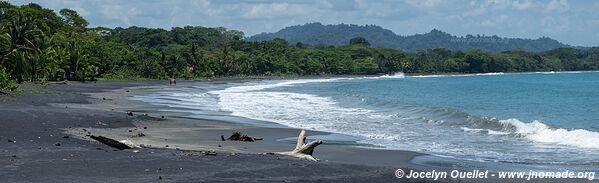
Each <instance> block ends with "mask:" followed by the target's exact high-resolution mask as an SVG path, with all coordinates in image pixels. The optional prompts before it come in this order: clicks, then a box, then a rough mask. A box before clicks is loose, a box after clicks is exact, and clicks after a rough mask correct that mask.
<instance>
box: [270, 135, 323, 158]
mask: <svg viewBox="0 0 599 183" xmlns="http://www.w3.org/2000/svg"><path fill="white" fill-rule="evenodd" d="M320 144H322V141H321V140H315V141H312V142H310V143H307V144H306V131H305V130H302V131H301V132H300V134H299V136H298V137H297V144H296V146H295V149H293V151H289V152H279V153H278V154H282V155H288V156H293V157H297V158H299V159H303V160H310V161H318V159H316V158H314V156H312V153H313V152H314V148H316V146H318V145H320Z"/></svg>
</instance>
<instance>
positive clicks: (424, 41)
mask: <svg viewBox="0 0 599 183" xmlns="http://www.w3.org/2000/svg"><path fill="white" fill-rule="evenodd" d="M354 37H364V38H366V39H367V40H368V41H369V42H370V44H371V45H372V46H373V47H385V48H397V49H402V50H406V51H415V50H420V49H429V48H441V47H442V48H447V49H450V50H474V49H480V50H485V51H493V52H498V51H510V50H514V49H522V50H526V51H534V52H540V51H548V50H552V49H555V48H563V47H571V46H570V45H566V44H563V43H561V42H559V41H557V40H554V39H551V38H548V37H541V38H537V39H522V38H505V37H498V36H479V35H477V36H472V35H467V36H465V37H458V36H454V35H451V34H448V33H446V32H443V31H440V30H437V29H433V30H431V31H430V32H428V33H425V34H415V35H410V36H401V35H397V34H395V33H393V32H392V31H391V30H388V29H384V28H382V27H380V26H377V25H352V24H349V25H348V24H338V25H323V24H321V23H307V24H304V25H296V26H290V27H286V28H284V29H281V30H279V31H277V32H275V33H261V34H257V35H254V36H251V37H248V38H247V39H248V40H251V41H264V40H271V39H274V38H282V39H285V40H287V42H289V43H290V44H296V43H298V42H301V43H304V44H309V45H313V46H316V45H335V46H340V45H347V44H348V43H349V40H350V39H351V38H354Z"/></svg>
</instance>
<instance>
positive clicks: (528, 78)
mask: <svg viewBox="0 0 599 183" xmlns="http://www.w3.org/2000/svg"><path fill="white" fill-rule="evenodd" d="M136 99H139V100H143V101H146V102H150V103H153V104H158V105H168V106H170V107H176V108H177V110H179V111H184V112H190V113H192V114H194V115H196V116H197V115H200V116H203V118H206V116H232V117H239V118H244V119H250V120H255V121H263V122H271V123H276V124H280V125H284V126H289V127H294V128H303V129H312V130H320V131H326V132H334V133H339V134H346V135H351V136H354V137H356V139H358V142H359V143H360V144H369V145H370V146H368V147H369V148H384V149H399V150H408V151H416V152H422V153H426V154H431V155H435V156H438V157H449V158H454V159H458V160H469V161H477V162H503V163H514V164H527V165H530V164H534V165H583V166H595V165H597V164H599V160H597V157H599V107H598V106H599V72H539V73H514V74H511V73H506V74H504V73H486V74H463V75H422V76H404V75H403V74H401V73H398V74H396V75H392V76H380V77H351V78H326V79H294V80H262V81H252V82H246V83H237V84H235V83H230V84H225V85H223V86H218V87H212V88H206V87H204V86H192V87H185V88H173V89H170V90H162V91H160V92H157V93H153V94H148V95H145V96H139V97H136ZM215 106H218V107H215Z"/></svg>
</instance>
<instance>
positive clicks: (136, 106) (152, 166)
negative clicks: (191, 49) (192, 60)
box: [0, 80, 584, 182]
mask: <svg viewBox="0 0 599 183" xmlns="http://www.w3.org/2000/svg"><path fill="white" fill-rule="evenodd" d="M219 82H220V81H183V82H180V83H181V84H197V83H203V84H207V85H214V84H217V83H219ZM227 82H243V81H242V80H234V81H227ZM164 83H168V82H165V81H145V82H110V81H102V82H97V83H73V84H72V85H48V86H37V87H36V88H35V89H40V90H44V91H52V92H50V94H30V93H24V94H23V95H22V96H17V97H12V98H11V97H8V96H0V101H1V102H0V106H1V108H0V112H1V113H0V116H1V117H2V119H4V120H5V121H7V122H5V124H4V125H6V126H7V127H8V128H2V129H0V131H1V132H2V133H0V140H2V141H3V143H7V142H6V140H12V141H14V142H10V141H9V142H8V143H7V145H6V146H4V147H3V149H2V156H1V157H2V159H1V160H0V163H2V164H5V166H3V167H0V175H2V176H3V177H5V178H6V179H3V180H0V182H4V181H7V182H64V181H65V180H66V181H74V182H81V181H86V182H123V181H128V182H147V181H159V180H168V181H182V182H189V181H199V182H203V181H206V182H215V181H224V182H281V181H304V182H321V181H327V182H328V181H344V182H365V181H367V182H390V181H398V180H399V181H408V182H433V180H429V179H397V178H395V176H394V175H393V172H394V171H395V170H396V169H397V168H402V169H404V170H405V171H408V170H414V171H428V170H437V171H441V170H444V169H446V170H449V168H442V167H443V166H442V164H443V163H445V162H442V161H439V160H438V159H436V160H435V159H434V158H433V160H432V161H433V162H432V163H433V164H434V163H437V164H439V166H435V165H421V164H416V163H413V162H412V160H413V159H414V158H415V157H418V158H419V159H420V160H419V161H421V162H422V161H426V159H427V157H429V156H428V155H424V154H421V153H416V152H410V151H399V150H383V149H372V148H362V147H355V144H353V145H352V144H351V143H349V144H347V143H341V144H327V142H326V141H325V144H323V145H321V146H319V147H317V148H316V150H315V153H314V156H315V157H317V158H320V159H321V161H319V162H308V161H302V160H297V159H295V158H290V157H285V156H272V155H264V154H263V153H265V152H278V151H288V150H291V149H292V148H293V146H294V144H295V142H289V141H288V140H282V139H285V138H296V137H297V133H299V130H298V129H293V128H288V127H283V128H280V127H257V126H252V125H249V124H239V123H231V122H226V120H225V121H217V120H213V119H205V120H202V119H195V118H194V119H190V118H187V117H185V116H184V115H185V114H182V113H173V112H166V111H160V108H161V107H158V106H154V105H151V104H148V103H145V102H142V101H134V100H129V99H125V98H126V97H128V96H132V95H140V94H143V92H144V90H148V89H156V88H157V87H164V86H168V85H166V84H164ZM179 86H181V85H179ZM127 91H129V92H127ZM109 94H110V95H109ZM103 98H104V99H103ZM126 111H133V112H134V115H133V116H127V115H126ZM143 113H147V114H148V115H147V116H145V115H143ZM161 116H165V119H162V118H161ZM143 127H146V129H144V128H143ZM83 129H86V131H87V132H89V133H93V134H100V135H107V136H111V137H116V138H118V137H125V138H128V139H129V140H139V143H146V144H149V145H151V146H153V148H142V149H135V150H124V151H116V150H113V149H112V148H110V147H108V146H106V145H104V144H100V143H98V142H95V141H90V140H89V138H87V137H85V133H84V131H83ZM128 130H132V132H138V131H139V132H143V133H144V134H145V135H146V136H145V137H142V138H132V137H130V135H131V134H132V133H131V132H128ZM233 131H241V132H242V133H245V134H248V135H252V136H259V137H262V138H264V140H263V141H259V142H230V141H226V142H223V141H221V140H220V135H225V136H228V135H229V134H230V133H232V132H233ZM65 132H67V133H66V134H65ZM328 134H331V133H326V132H317V131H308V135H309V136H310V135H328ZM65 137H66V138H65ZM80 138H81V139H80ZM167 144H168V145H169V147H168V148H166V147H165V146H166V145H167ZM219 146H220V147H219ZM186 149H191V150H196V151H197V150H200V151H206V150H214V151H216V152H217V155H216V156H202V155H185V153H186V152H194V151H189V150H186ZM191 154H193V153H191ZM487 165H493V164H487ZM451 168H460V167H451ZM461 168H463V169H472V168H477V167H461ZM478 168H484V167H478ZM287 172H295V174H289V173H287ZM263 175H268V176H267V177H264V176H263ZM445 181H448V182H479V181H480V180H476V179H474V180H462V179H446V180H441V182H445ZM484 181H486V182H505V180H497V179H485V180H484ZM519 181H524V180H518V179H515V180H508V182H519ZM538 181H539V182H546V181H547V180H543V179H540V180H538ZM555 181H556V182H557V181H560V180H559V179H556V180H555ZM575 181H578V180H575ZM434 182H438V181H434ZM579 182H584V180H581V181H579Z"/></svg>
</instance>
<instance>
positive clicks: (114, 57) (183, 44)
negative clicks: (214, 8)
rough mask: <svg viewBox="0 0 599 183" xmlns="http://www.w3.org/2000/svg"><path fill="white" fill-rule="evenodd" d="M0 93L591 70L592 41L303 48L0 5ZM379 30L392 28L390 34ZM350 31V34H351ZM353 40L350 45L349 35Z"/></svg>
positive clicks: (359, 42) (233, 34) (597, 62)
mask: <svg viewBox="0 0 599 183" xmlns="http://www.w3.org/2000/svg"><path fill="white" fill-rule="evenodd" d="M0 7H1V8H2V12H3V14H2V15H0V35H1V36H0V92H2V93H6V92H9V91H10V90H14V89H16V88H17V87H18V86H19V85H18V83H22V82H45V81H56V80H80V81H89V80H96V79H98V78H103V79H136V78H148V79H166V78H206V77H222V76H248V75H254V76H268V75H335V74H378V73H395V72H405V73H447V72H456V73H479V72H526V71H563V70H598V69H599V47H594V48H590V49H585V50H578V49H574V48H560V49H554V50H551V51H547V52H541V53H534V52H526V51H521V50H513V51H507V52H485V51H480V50H468V51H451V50H449V49H446V48H434V49H423V50H418V51H415V52H405V51H402V50H398V49H389V48H374V47H372V46H370V45H371V43H372V41H371V40H370V39H368V38H360V37H356V38H351V39H349V37H348V39H347V40H346V42H348V43H351V44H350V45H344V46H338V47H335V46H316V47H307V46H306V45H304V44H300V43H298V44H289V43H288V41H286V40H284V39H273V40H268V41H259V42H255V41H248V40H244V34H243V32H240V31H235V30H227V29H225V28H207V27H201V26H186V27H175V28H172V29H170V30H164V29H156V28H143V27H129V28H114V29H112V28H102V27H95V28H90V27H88V22H87V21H86V20H85V19H84V18H83V17H81V16H80V15H79V14H78V13H77V12H76V11H73V10H70V9H63V10H61V11H60V12H58V14H57V13H56V12H54V11H53V10H50V9H46V8H43V7H41V6H39V5H37V4H28V5H23V6H13V5H11V4H9V3H7V2H0ZM387 34H390V32H388V33H387ZM352 36H354V35H352ZM350 40H351V41H350Z"/></svg>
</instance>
